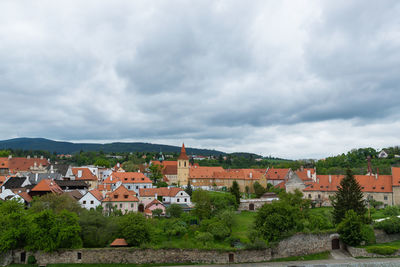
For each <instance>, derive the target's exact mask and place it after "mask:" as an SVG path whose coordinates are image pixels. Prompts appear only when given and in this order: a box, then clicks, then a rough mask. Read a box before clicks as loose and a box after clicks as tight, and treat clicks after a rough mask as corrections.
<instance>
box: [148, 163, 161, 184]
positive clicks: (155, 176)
mask: <svg viewBox="0 0 400 267" xmlns="http://www.w3.org/2000/svg"><path fill="white" fill-rule="evenodd" d="M149 169H150V171H151V175H150V179H151V180H152V181H153V183H155V184H157V182H158V181H159V180H161V179H162V178H163V174H162V167H161V166H160V165H156V164H153V165H151V166H150V167H149Z"/></svg>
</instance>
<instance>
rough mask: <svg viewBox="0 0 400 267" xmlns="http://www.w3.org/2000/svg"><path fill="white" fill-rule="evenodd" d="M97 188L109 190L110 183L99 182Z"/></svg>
mask: <svg viewBox="0 0 400 267" xmlns="http://www.w3.org/2000/svg"><path fill="white" fill-rule="evenodd" d="M97 189H98V190H99V191H111V184H99V185H98V186H97Z"/></svg>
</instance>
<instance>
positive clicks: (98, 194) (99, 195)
mask: <svg viewBox="0 0 400 267" xmlns="http://www.w3.org/2000/svg"><path fill="white" fill-rule="evenodd" d="M89 192H90V193H91V194H92V195H93V196H94V197H95V198H96V199H97V200H98V201H101V200H102V199H103V194H102V193H101V192H100V191H99V190H98V189H93V190H90V191H89Z"/></svg>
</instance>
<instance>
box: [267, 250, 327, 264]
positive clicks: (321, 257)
mask: <svg viewBox="0 0 400 267" xmlns="http://www.w3.org/2000/svg"><path fill="white" fill-rule="evenodd" d="M330 256H331V254H330V252H329V251H325V252H321V253H315V254H309V255H304V256H293V257H286V258H279V259H274V260H271V262H282V261H312V260H327V259H330Z"/></svg>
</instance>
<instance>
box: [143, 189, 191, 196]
mask: <svg viewBox="0 0 400 267" xmlns="http://www.w3.org/2000/svg"><path fill="white" fill-rule="evenodd" d="M181 191H184V190H183V189H182V188H179V187H171V188H168V187H160V188H141V189H139V196H141V197H154V196H155V195H156V194H157V195H158V196H163V197H164V196H165V197H174V196H176V195H177V194H178V193H179V192H181Z"/></svg>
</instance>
